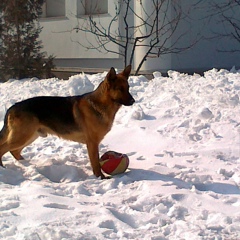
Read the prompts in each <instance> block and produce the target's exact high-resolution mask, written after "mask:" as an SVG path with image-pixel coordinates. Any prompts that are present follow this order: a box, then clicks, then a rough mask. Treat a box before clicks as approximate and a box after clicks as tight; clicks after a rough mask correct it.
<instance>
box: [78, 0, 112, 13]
mask: <svg viewBox="0 0 240 240" xmlns="http://www.w3.org/2000/svg"><path fill="white" fill-rule="evenodd" d="M77 8H78V15H98V14H105V13H108V0H78V6H77Z"/></svg>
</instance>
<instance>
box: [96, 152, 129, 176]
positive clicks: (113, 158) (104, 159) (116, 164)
mask: <svg viewBox="0 0 240 240" xmlns="http://www.w3.org/2000/svg"><path fill="white" fill-rule="evenodd" d="M100 165H101V168H102V170H103V171H104V172H105V173H107V174H109V175H116V174H120V173H124V172H125V171H126V170H127V168H128V165H129V158H128V156H127V155H126V154H122V153H118V152H114V151H108V152H105V153H104V154H103V155H102V156H101V158H100Z"/></svg>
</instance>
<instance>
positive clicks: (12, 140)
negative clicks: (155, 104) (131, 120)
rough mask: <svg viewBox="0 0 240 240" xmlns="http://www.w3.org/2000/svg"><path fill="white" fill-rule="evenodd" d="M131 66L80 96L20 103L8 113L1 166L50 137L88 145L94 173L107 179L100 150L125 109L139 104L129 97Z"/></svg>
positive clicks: (1, 141)
mask: <svg viewBox="0 0 240 240" xmlns="http://www.w3.org/2000/svg"><path fill="white" fill-rule="evenodd" d="M130 72H131V65H129V66H127V67H126V68H125V69H124V70H123V71H122V72H121V73H119V74H116V72H115V70H114V68H111V69H110V71H109V72H108V74H107V76H106V77H105V79H104V81H102V82H101V83H100V84H99V86H98V87H97V89H96V90H95V91H93V92H89V93H86V94H83V95H79V96H69V97H57V96H54V97H50V96H49V97H47V96H42V97H34V98H30V99H26V100H24V101H22V102H18V103H16V104H15V105H13V106H12V107H10V108H9V109H8V110H7V113H6V115H5V118H4V126H3V128H2V130H1V132H0V165H1V166H2V167H3V163H2V160H1V159H2V156H3V155H4V154H5V153H6V152H8V151H9V152H10V153H11V154H12V155H13V157H14V158H15V159H17V160H21V159H23V157H22V156H21V151H22V149H23V148H24V147H26V146H27V145H29V144H30V143H32V142H33V141H34V140H36V138H38V137H39V136H41V137H46V136H47V134H53V135H57V136H58V137H60V138H63V139H66V140H71V141H75V142H79V143H84V144H86V145H87V149H88V155H89V158H90V162H91V166H92V170H93V173H94V175H95V176H96V177H101V178H102V179H104V178H106V177H105V176H104V174H103V173H102V171H101V167H100V164H99V152H98V146H99V143H100V141H101V140H102V139H103V138H104V136H105V135H106V134H107V133H108V132H109V131H110V129H111V127H112V123H113V120H114V117H115V114H116V113H117V111H118V110H119V108H120V107H121V105H125V106H131V105H132V104H133V103H134V102H135V100H134V98H133V97H132V95H131V94H130V93H129V85H128V77H129V75H130Z"/></svg>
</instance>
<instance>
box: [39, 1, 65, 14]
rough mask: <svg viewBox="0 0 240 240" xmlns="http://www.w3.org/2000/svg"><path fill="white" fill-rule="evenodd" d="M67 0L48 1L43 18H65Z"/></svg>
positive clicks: (44, 6)
mask: <svg viewBox="0 0 240 240" xmlns="http://www.w3.org/2000/svg"><path fill="white" fill-rule="evenodd" d="M64 16H65V0H46V2H45V3H44V4H43V13H42V17H64Z"/></svg>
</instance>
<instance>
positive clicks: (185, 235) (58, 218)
mask: <svg viewBox="0 0 240 240" xmlns="http://www.w3.org/2000/svg"><path fill="white" fill-rule="evenodd" d="M105 75H106V72H104V73H99V74H95V75H87V74H79V75H76V76H72V77H70V78H69V80H68V81H64V80H60V79H57V78H52V79H43V80H37V79H35V78H34V79H24V80H21V81H18V80H13V79H11V80H9V81H8V82H6V83H1V84H0V93H1V94H0V100H1V109H0V125H1V126H2V125H3V119H4V115H5V112H6V110H7V108H8V107H10V106H11V105H12V104H14V103H15V102H17V101H20V100H23V99H26V98H29V97H32V96H39V95H60V96H67V95H74V94H82V93H84V92H88V91H92V90H93V89H94V88H95V87H96V86H97V85H98V84H99V83H100V82H101V81H102V80H103V78H104V76H105ZM129 83H130V86H131V88H130V91H131V93H132V95H133V96H134V98H135V99H136V103H135V104H134V105H133V106H131V107H122V108H121V109H120V111H119V112H118V114H117V116H116V119H115V122H114V125H113V128H112V130H111V132H110V133H108V135H107V136H106V137H105V139H104V140H103V141H102V143H101V145H100V155H102V154H103V153H104V152H106V151H108V150H113V151H117V152H122V153H126V154H127V155H128V156H129V158H130V165H129V169H128V170H127V172H126V173H124V174H121V175H116V176H114V177H112V178H111V179H109V180H100V179H97V178H95V177H94V176H93V174H92V171H91V167H90V163H89V160H88V155H87V150H86V147H85V146H84V145H79V144H77V143H74V142H68V141H64V140H62V139H58V138H56V137H55V136H49V137H48V138H39V139H38V140H36V141H35V142H34V143H32V144H31V145H29V146H27V147H26V148H25V149H24V151H23V156H24V157H25V159H26V160H23V161H20V162H17V161H15V160H14V159H13V157H12V156H11V155H10V154H9V153H8V154H6V155H5V156H4V157H3V164H4V165H5V166H6V168H5V169H4V168H0V193H1V194H0V239H9V240H13V239H14V240H15V239H18V240H19V239H27V240H28V239H29V240H30V239H31V240H39V239H42V240H44V239H51V240H56V239H72V240H74V239H91V240H92V239H97V240H99V239H152V240H157V239H158V240H165V239H171V240H173V239H189V240H192V239H194V240H198V239H199V240H200V239H219V240H220V239H231V240H234V239H235V240H237V239H240V189H239V187H240V114H239V112H240V108H239V103H240V100H239V97H240V71H237V70H236V69H234V68H233V69H232V70H231V71H227V70H224V69H222V70H217V69H212V70H210V71H207V72H205V73H204V75H203V76H200V75H198V74H194V75H188V74H182V73H179V72H175V71H169V72H168V77H163V76H162V75H161V73H159V72H154V73H153V79H151V80H150V81H149V80H147V79H146V78H145V77H144V76H139V77H130V79H129Z"/></svg>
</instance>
